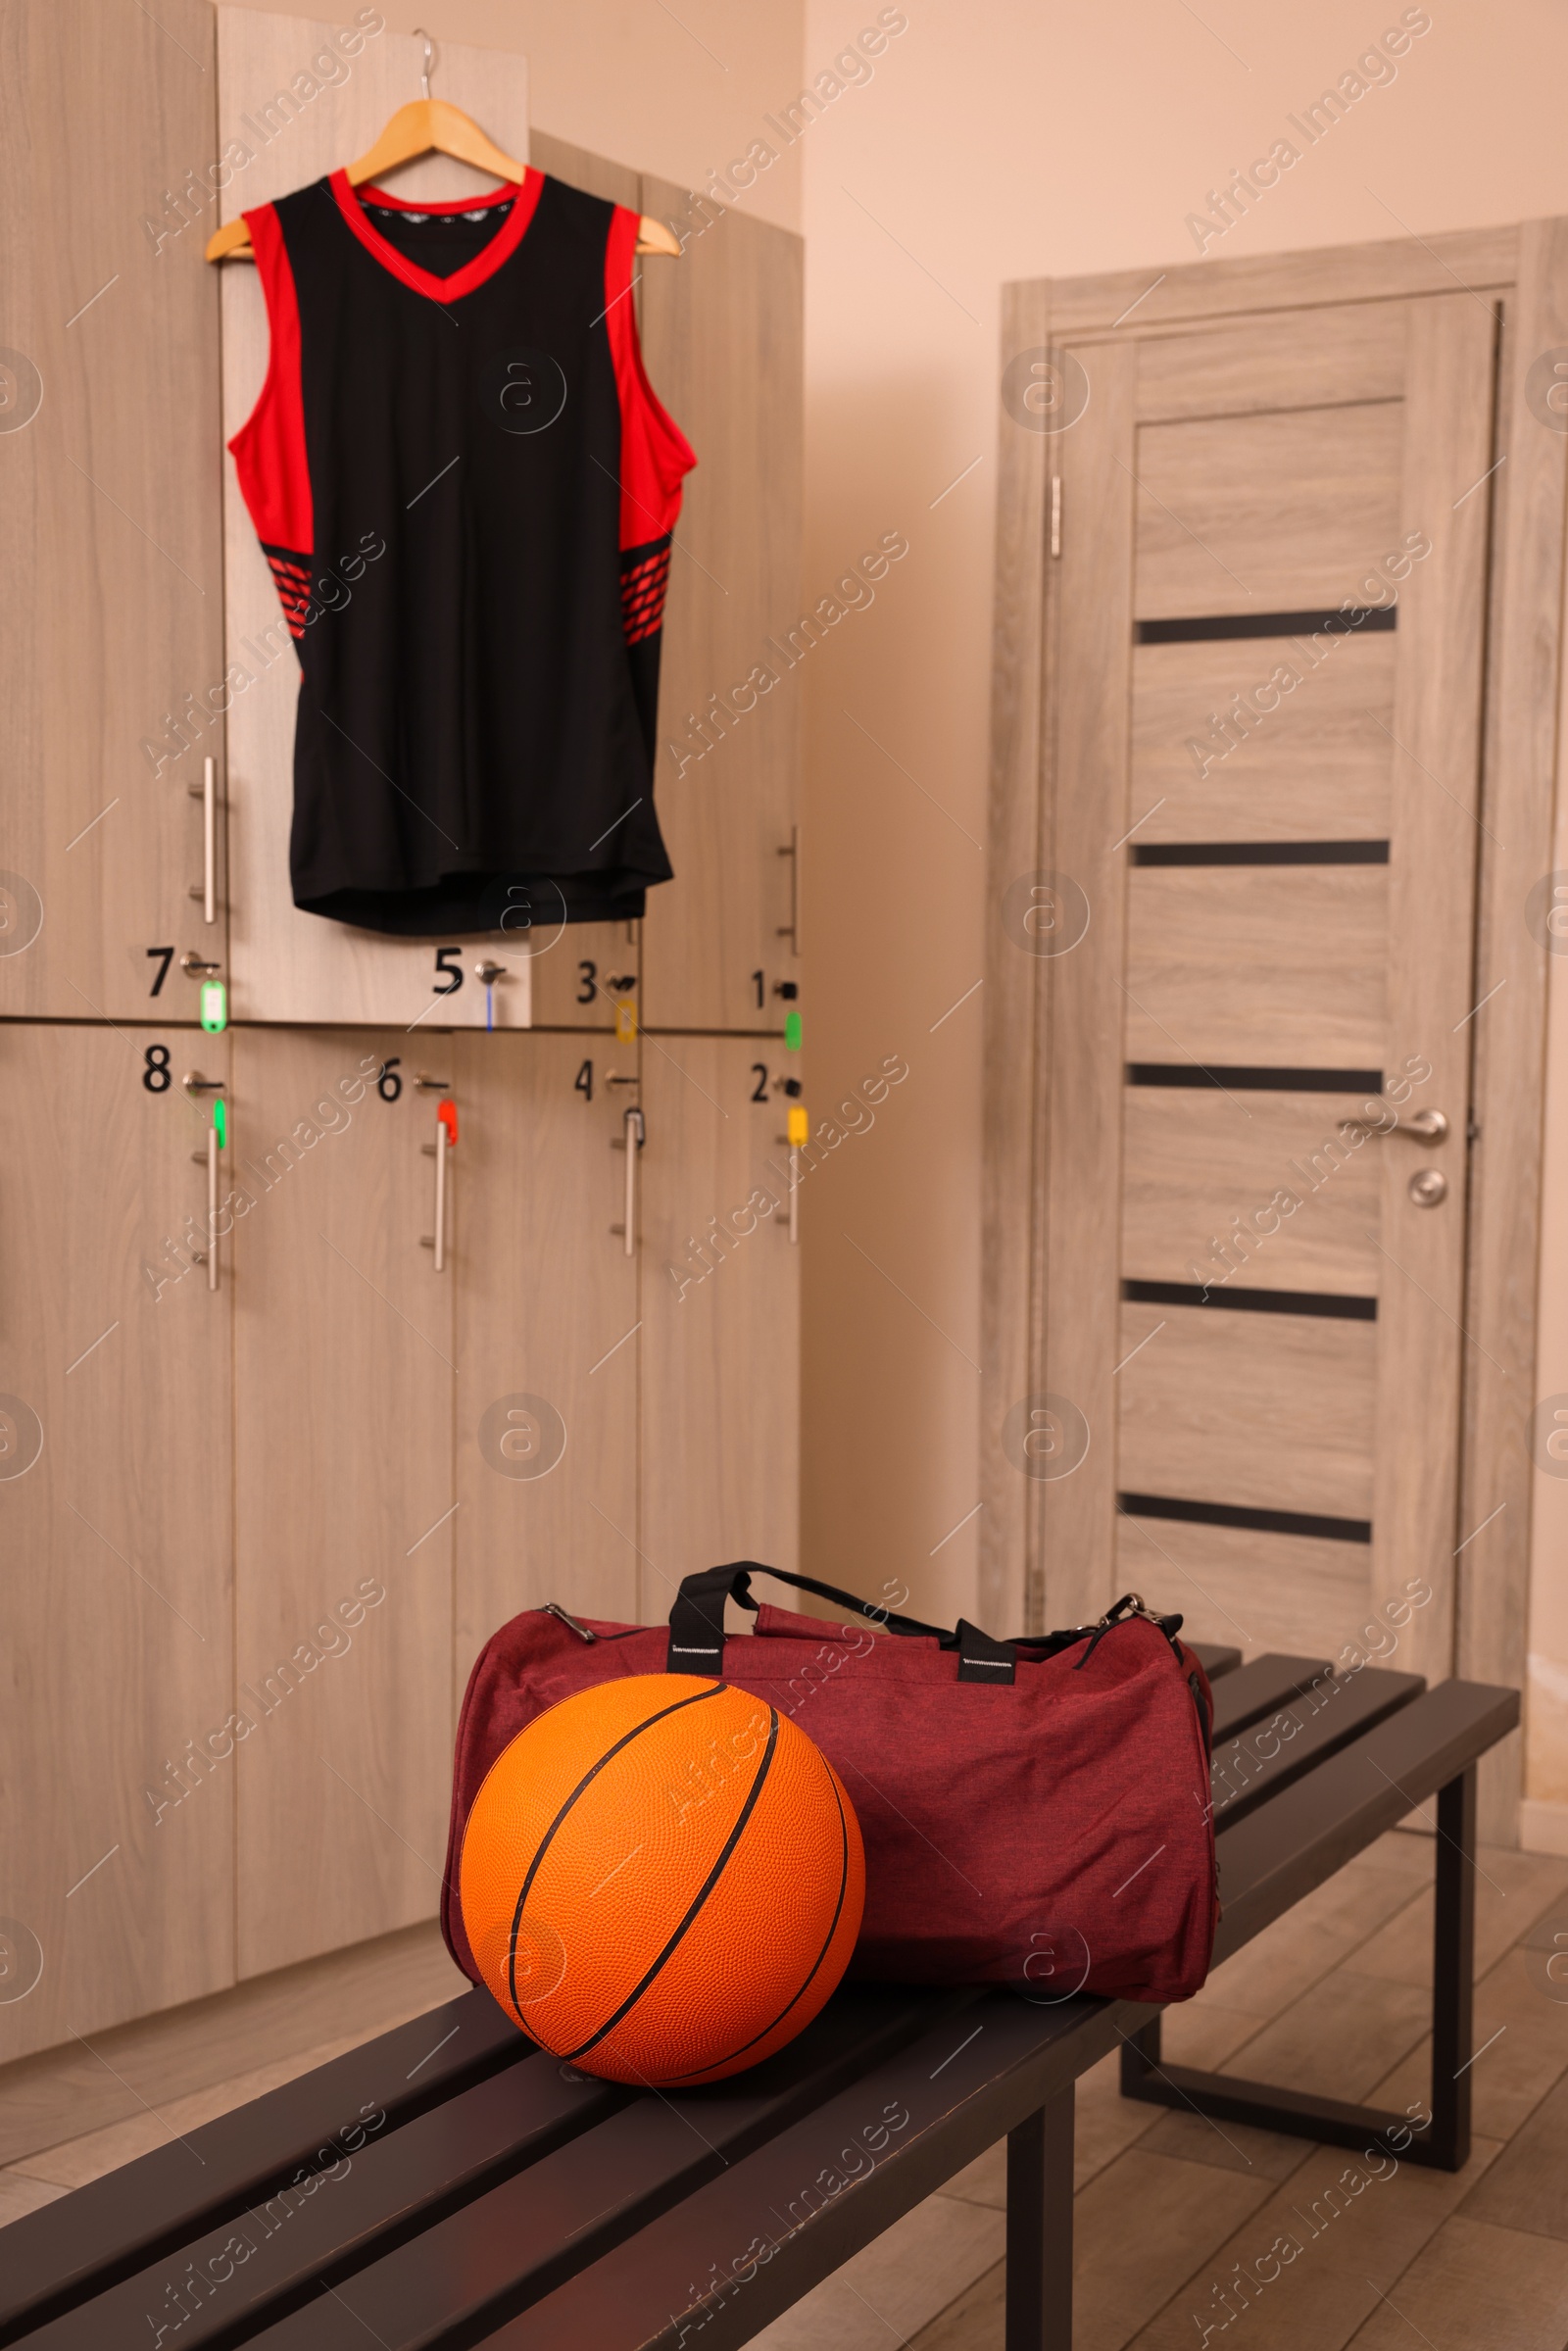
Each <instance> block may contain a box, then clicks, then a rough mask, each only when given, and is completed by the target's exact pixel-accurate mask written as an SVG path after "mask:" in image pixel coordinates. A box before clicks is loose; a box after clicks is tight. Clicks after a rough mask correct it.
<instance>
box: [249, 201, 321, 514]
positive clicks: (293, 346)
mask: <svg viewBox="0 0 1568 2351" xmlns="http://www.w3.org/2000/svg"><path fill="white" fill-rule="evenodd" d="M245 225H246V227H247V228H248V229H249V230H250V232H251V249H252V251H253V252H254V253H255V255H256V273H257V275H258V276H259V277H260V279H261V281H262V292H263V293H264V295H265V296H266V298H267V318H268V324H269V326H270V330H271V339H272V340H271V353H270V358H269V361H268V366H267V381H266V382H265V383H264V384H263V386H262V389H261V393H260V395H259V397H258V399H257V402H256V406H255V407H254V408H253V409H252V411H251V413H250V415H249V416H247V418H246V419H245V422H244V423H243V424H242V425H241V426H240V428H239V430H238V432H237V433H236V434H235V435H234V438H233V439H232V440H231V441H230V442H229V444H228V446H229V449H230V450H231V451H232V453H233V458H234V469H235V471H236V472H237V473H238V475H239V486H240V489H241V491H242V493H243V495H244V499H245V504H246V506H247V507H248V508H249V509H250V516H251V520H252V521H253V522H254V523H255V525H256V535H257V537H258V538H259V539H261V540H263V541H264V542H267V543H270V545H271V546H273V547H292V548H294V549H296V550H297V551H298V553H299V554H301V555H302V556H304V557H306V558H307V560H308V559H309V558H310V557H311V556H312V555H313V554H314V553H315V551H316V519H315V514H314V511H313V504H312V499H311V469H310V464H309V461H308V459H307V457H306V454H305V398H304V393H303V391H302V389H301V384H300V308H299V299H298V297H297V295H296V293H295V291H294V272H293V270H292V269H290V268H289V260H288V249H287V247H286V246H285V245H284V243H283V231H282V228H281V226H280V225H279V222H278V218H277V212H276V209H275V207H274V206H272V205H270V204H264V205H261V206H259V207H258V208H257V210H256V211H255V212H250V213H247V214H246V215H245Z"/></svg>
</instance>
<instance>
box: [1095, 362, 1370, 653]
mask: <svg viewBox="0 0 1568 2351" xmlns="http://www.w3.org/2000/svg"><path fill="white" fill-rule="evenodd" d="M1260 340H1261V338H1260ZM1403 438H1404V418H1403V414H1402V411H1401V409H1400V406H1399V403H1398V402H1397V401H1384V402H1380V403H1375V404H1369V405H1367V406H1364V407H1358V408H1325V409H1303V410H1299V411H1294V412H1287V413H1283V414H1277V415H1272V416H1241V417H1221V418H1218V419H1216V420H1213V421H1209V422H1193V423H1183V424H1149V425H1145V426H1144V427H1143V429H1142V430H1141V431H1140V433H1139V435H1138V456H1137V461H1136V462H1137V469H1138V480H1139V485H1140V487H1139V499H1138V589H1137V599H1138V601H1137V611H1138V616H1139V618H1140V619H1145V620H1152V619H1161V618H1169V617H1172V616H1174V615H1176V614H1178V613H1196V612H1317V611H1329V610H1331V609H1333V608H1335V607H1337V606H1338V605H1339V604H1340V603H1341V601H1342V600H1343V599H1344V598H1345V597H1347V596H1352V595H1354V594H1355V593H1356V591H1357V589H1358V587H1359V585H1360V583H1361V580H1362V579H1363V577H1364V576H1365V574H1366V572H1367V568H1368V566H1369V564H1372V563H1376V562H1377V560H1378V559H1379V558H1380V557H1381V556H1383V555H1384V554H1386V553H1388V552H1390V551H1391V550H1393V549H1394V548H1395V546H1396V544H1397V540H1396V535H1395V534H1396V525H1397V522H1398V518H1399V512H1400V508H1399V477H1400V462H1401V457H1402V452H1403Z"/></svg>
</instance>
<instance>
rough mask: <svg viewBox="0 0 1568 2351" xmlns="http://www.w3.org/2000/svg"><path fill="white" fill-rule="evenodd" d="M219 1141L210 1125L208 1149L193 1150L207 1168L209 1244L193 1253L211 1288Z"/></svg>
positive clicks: (215, 1262) (215, 1257)
mask: <svg viewBox="0 0 1568 2351" xmlns="http://www.w3.org/2000/svg"><path fill="white" fill-rule="evenodd" d="M214 1082H215V1081H213V1080H210V1079H209V1080H199V1081H198V1083H205V1084H212V1083H214ZM221 1106H222V1105H221V1104H220V1105H219V1107H220V1108H221ZM219 1141H220V1138H219V1133H218V1128H217V1126H216V1125H213V1126H210V1127H209V1128H208V1130H207V1149H206V1150H205V1151H192V1152H191V1158H192V1159H193V1160H194V1161H195V1163H196V1165H197V1166H198V1167H205V1168H206V1170H207V1245H206V1247H205V1248H204V1249H194V1250H192V1252H191V1253H192V1255H193V1256H194V1257H195V1259H196V1262H197V1263H198V1265H201V1264H205V1266H206V1267H207V1287H208V1289H209V1290H216V1289H217V1288H218V1177H219V1166H218V1151H219Z"/></svg>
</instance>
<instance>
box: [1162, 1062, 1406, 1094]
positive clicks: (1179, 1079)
mask: <svg viewBox="0 0 1568 2351" xmlns="http://www.w3.org/2000/svg"><path fill="white" fill-rule="evenodd" d="M1125 1074H1126V1079H1127V1083H1128V1085H1129V1086H1218V1087H1220V1088H1221V1089H1222V1090H1224V1089H1226V1088H1228V1089H1229V1090H1230V1091H1231V1092H1232V1093H1240V1094H1381V1093H1382V1091H1383V1072H1382V1070H1381V1069H1287V1068H1284V1067H1280V1068H1274V1067H1272V1066H1269V1065H1266V1064H1264V1065H1252V1064H1249V1063H1246V1062H1232V1063H1229V1064H1227V1063H1225V1062H1223V1061H1216V1062H1214V1063H1213V1064H1211V1066H1209V1067H1208V1068H1206V1069H1201V1068H1200V1067H1199V1066H1198V1064H1197V1063H1196V1062H1193V1061H1129V1062H1128V1063H1127V1067H1126V1073H1125Z"/></svg>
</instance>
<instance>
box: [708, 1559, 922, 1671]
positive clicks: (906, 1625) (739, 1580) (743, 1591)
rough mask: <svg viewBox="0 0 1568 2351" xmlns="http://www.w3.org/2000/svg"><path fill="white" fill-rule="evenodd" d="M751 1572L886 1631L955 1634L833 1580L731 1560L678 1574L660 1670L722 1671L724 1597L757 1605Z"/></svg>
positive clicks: (916, 1634) (915, 1634)
mask: <svg viewBox="0 0 1568 2351" xmlns="http://www.w3.org/2000/svg"><path fill="white" fill-rule="evenodd" d="M753 1576H772V1577H773V1578H774V1579H775V1581H776V1582H778V1583H780V1584H788V1585H789V1586H790V1587H791V1589H792V1590H793V1591H795V1592H814V1593H815V1595H816V1597H817V1598H818V1599H819V1600H836V1601H837V1602H838V1603H839V1605H840V1607H843V1608H850V1609H853V1610H854V1612H855V1614H856V1615H857V1616H866V1617H870V1618H871V1619H872V1620H873V1621H874V1622H875V1623H877V1624H879V1625H880V1626H881V1627H882V1629H883V1631H884V1632H887V1633H902V1634H905V1635H907V1636H909V1637H912V1638H913V1639H915V1640H927V1641H941V1642H942V1643H943V1644H944V1646H946V1647H949V1648H951V1647H952V1646H953V1645H954V1641H955V1640H956V1636H955V1635H954V1634H952V1633H944V1632H943V1630H942V1628H941V1626H940V1625H926V1624H922V1623H921V1621H920V1619H919V1618H918V1617H916V1616H900V1615H898V1614H897V1612H896V1611H895V1610H893V1609H891V1608H879V1607H878V1606H877V1605H876V1602H875V1601H874V1600H862V1599H858V1598H857V1596H856V1594H855V1593H854V1592H841V1591H840V1590H839V1588H838V1586H837V1585H836V1584H819V1583H818V1582H817V1580H816V1578H815V1576H797V1575H794V1574H792V1573H791V1572H790V1570H789V1569H788V1568H783V1567H764V1566H763V1565H762V1563H761V1561H760V1559H735V1560H732V1561H731V1562H730V1564H729V1566H728V1567H705V1568H700V1569H699V1570H698V1572H697V1573H696V1575H692V1576H683V1577H682V1578H681V1585H680V1590H679V1592H677V1593H676V1594H675V1604H674V1606H673V1607H672V1608H671V1610H670V1612H669V1648H668V1650H667V1652H666V1654H665V1658H664V1671H665V1673H666V1674H721V1673H722V1672H723V1670H724V1602H725V1601H726V1600H728V1599H733V1600H739V1602H740V1604H741V1606H742V1607H743V1608H751V1609H753V1610H756V1609H757V1608H760V1605H761V1602H760V1600H754V1599H753V1597H752V1578H753Z"/></svg>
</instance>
